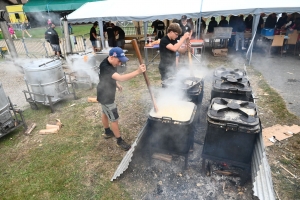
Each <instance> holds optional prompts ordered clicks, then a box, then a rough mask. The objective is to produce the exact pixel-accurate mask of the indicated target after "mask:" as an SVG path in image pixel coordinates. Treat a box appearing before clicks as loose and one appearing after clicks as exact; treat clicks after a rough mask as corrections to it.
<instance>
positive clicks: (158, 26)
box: [152, 19, 165, 40]
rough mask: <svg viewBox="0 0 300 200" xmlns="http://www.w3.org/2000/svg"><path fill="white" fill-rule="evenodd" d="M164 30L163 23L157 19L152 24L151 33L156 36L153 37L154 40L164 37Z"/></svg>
mask: <svg viewBox="0 0 300 200" xmlns="http://www.w3.org/2000/svg"><path fill="white" fill-rule="evenodd" d="M153 23H154V22H153ZM153 23H152V25H153ZM164 30H165V24H164V22H163V21H160V20H158V19H157V20H156V21H155V23H154V32H153V33H154V34H155V35H156V37H155V39H156V40H157V39H161V38H162V37H164V35H165V33H164Z"/></svg>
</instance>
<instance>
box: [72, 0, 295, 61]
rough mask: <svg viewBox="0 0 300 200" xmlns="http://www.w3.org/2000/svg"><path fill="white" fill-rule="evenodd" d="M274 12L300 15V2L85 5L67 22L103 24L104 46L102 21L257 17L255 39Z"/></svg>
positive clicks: (130, 0) (110, 1)
mask: <svg viewBox="0 0 300 200" xmlns="http://www.w3.org/2000/svg"><path fill="white" fill-rule="evenodd" d="M273 12H274V13H282V12H286V13H294V12H300V0H285V1H274V0H251V1H249V0H226V1H222V0H186V1H184V5H182V4H179V1H174V0H151V1H137V0H107V1H98V2H89V3H85V4H84V5H82V6H81V7H80V8H78V9H77V10H76V11H74V12H73V13H71V14H70V15H68V17H67V19H68V21H69V22H71V23H81V22H85V23H86V22H93V21H99V22H100V23H99V26H100V35H101V40H102V45H103V46H104V37H103V27H102V21H132V20H133V21H144V22H146V24H147V21H153V20H156V19H160V20H164V19H180V18H181V16H182V15H183V14H185V15H187V17H189V18H200V17H211V16H220V15H224V16H228V15H239V14H253V15H254V16H255V17H254V20H253V28H252V37H255V34H256V28H257V24H258V21H259V15H260V13H267V14H268V13H273ZM146 24H145V25H146ZM145 27H146V26H144V28H145ZM145 34H146V32H145ZM252 41H253V40H252ZM252 47H253V46H252V43H251V45H250V48H249V49H248V52H247V58H248V59H249V61H251V57H252Z"/></svg>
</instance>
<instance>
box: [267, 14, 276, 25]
mask: <svg viewBox="0 0 300 200" xmlns="http://www.w3.org/2000/svg"><path fill="white" fill-rule="evenodd" d="M276 22H277V16H276V13H272V14H270V15H269V16H268V17H267V19H266V23H265V28H268V29H270V28H271V29H273V28H275V26H276Z"/></svg>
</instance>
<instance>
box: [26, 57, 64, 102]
mask: <svg viewBox="0 0 300 200" xmlns="http://www.w3.org/2000/svg"><path fill="white" fill-rule="evenodd" d="M24 74H25V81H26V83H27V86H28V87H30V89H31V92H32V93H33V95H32V98H33V100H34V101H36V102H39V103H44V104H48V103H49V98H48V97H47V96H51V101H52V102H53V103H55V102H57V101H59V100H61V99H62V97H64V96H65V95H66V94H69V91H68V85H67V82H66V77H65V74H64V72H63V69H62V63H61V61H60V60H53V61H50V62H46V63H42V64H40V65H38V64H35V65H33V66H27V67H24ZM28 90H29V88H28Z"/></svg>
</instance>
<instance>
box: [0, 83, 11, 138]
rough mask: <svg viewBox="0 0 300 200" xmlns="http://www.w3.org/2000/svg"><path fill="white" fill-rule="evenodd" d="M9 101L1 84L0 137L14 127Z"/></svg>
mask: <svg viewBox="0 0 300 200" xmlns="http://www.w3.org/2000/svg"><path fill="white" fill-rule="evenodd" d="M9 105H10V104H9V101H8V99H7V97H6V95H5V93H4V90H3V87H2V83H0V137H1V135H2V134H3V133H5V132H6V130H8V129H10V128H11V127H14V120H13V118H12V115H11V113H10V110H9Z"/></svg>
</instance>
